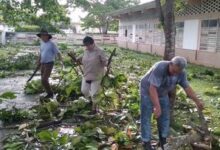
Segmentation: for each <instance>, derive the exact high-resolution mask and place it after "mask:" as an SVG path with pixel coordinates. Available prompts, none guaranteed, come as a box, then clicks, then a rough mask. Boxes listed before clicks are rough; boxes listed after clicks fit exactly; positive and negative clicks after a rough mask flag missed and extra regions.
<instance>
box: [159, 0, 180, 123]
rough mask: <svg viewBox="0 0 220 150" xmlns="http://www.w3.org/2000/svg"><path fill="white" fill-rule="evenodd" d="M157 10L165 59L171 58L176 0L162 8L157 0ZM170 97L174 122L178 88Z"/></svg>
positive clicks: (169, 0) (173, 43) (170, 1)
mask: <svg viewBox="0 0 220 150" xmlns="http://www.w3.org/2000/svg"><path fill="white" fill-rule="evenodd" d="M156 7H157V12H159V20H160V22H161V24H162V26H163V30H164V36H165V51H164V57H163V58H164V60H171V59H172V58H173V57H174V56H175V34H176V27H175V16H174V0H166V3H165V7H164V8H162V6H161V2H160V0H156ZM169 99H170V106H171V107H170V110H171V111H170V118H171V124H173V120H174V118H173V108H174V104H175V100H176V89H174V90H173V91H171V92H170V93H169Z"/></svg>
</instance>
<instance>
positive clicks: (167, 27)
mask: <svg viewBox="0 0 220 150" xmlns="http://www.w3.org/2000/svg"><path fill="white" fill-rule="evenodd" d="M165 8H166V9H165V19H164V34H165V51H164V60H171V59H172V58H173V57H174V56H175V33H176V28H175V17H174V0H166V4H165Z"/></svg>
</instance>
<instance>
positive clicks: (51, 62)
mask: <svg viewBox="0 0 220 150" xmlns="http://www.w3.org/2000/svg"><path fill="white" fill-rule="evenodd" d="M41 64H54V62H53V61H50V62H47V63H41Z"/></svg>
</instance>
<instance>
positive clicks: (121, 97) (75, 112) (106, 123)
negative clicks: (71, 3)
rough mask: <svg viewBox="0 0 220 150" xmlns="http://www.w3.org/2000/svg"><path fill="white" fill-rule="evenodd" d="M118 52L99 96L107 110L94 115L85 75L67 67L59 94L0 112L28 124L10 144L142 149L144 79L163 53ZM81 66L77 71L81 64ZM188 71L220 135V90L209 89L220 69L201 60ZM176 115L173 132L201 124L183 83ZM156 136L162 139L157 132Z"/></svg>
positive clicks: (34, 87)
mask: <svg viewBox="0 0 220 150" xmlns="http://www.w3.org/2000/svg"><path fill="white" fill-rule="evenodd" d="M68 51H69V49H67V50H65V51H64V60H65V64H67V67H71V60H70V59H68V57H67V56H66V52H68ZM105 51H106V53H107V55H108V56H109V54H110V53H111V51H112V47H109V46H105ZM76 53H77V55H79V54H80V53H82V50H81V49H79V50H77V51H76ZM116 53H117V55H116V56H115V57H114V58H113V62H112V65H111V67H112V69H111V72H110V74H109V76H108V78H106V79H105V80H104V83H103V87H104V88H103V89H102V91H100V94H99V95H98V96H97V100H98V104H99V108H100V109H101V110H102V113H100V114H97V115H91V114H90V110H91V103H90V101H89V100H88V99H86V98H84V97H82V94H81V91H80V86H81V77H80V76H78V75H77V74H76V72H75V71H74V70H73V69H70V68H67V69H65V70H63V71H61V72H59V73H60V80H61V81H60V83H59V86H56V85H55V86H53V89H54V91H55V92H56V95H57V96H56V98H55V99H49V100H48V101H47V102H43V103H42V104H41V105H38V106H35V107H34V108H32V109H31V110H29V111H25V112H23V111H21V110H16V109H13V110H12V111H9V110H1V111H0V119H1V120H3V121H4V122H6V123H10V122H16V121H19V122H20V123H22V124H21V125H20V128H19V129H20V130H18V134H16V135H13V136H10V137H8V138H6V140H5V141H4V146H5V149H10V147H16V146H15V145H19V146H18V147H22V148H23V147H26V148H27V149H35V148H36V147H38V148H40V149H75V150H84V149H98V148H99V149H111V147H118V148H119V149H138V148H139V146H140V144H141V142H140V130H139V129H140V126H139V125H140V124H139V118H140V109H139V106H140V97H139V87H138V86H139V80H140V78H141V76H142V75H143V74H144V73H146V71H147V70H148V69H149V68H150V67H151V66H152V64H153V63H155V62H156V61H158V60H160V58H159V57H156V56H152V55H147V54H140V53H136V52H133V51H128V50H125V49H117V52H116ZM75 69H76V70H77V67H76V66H75ZM207 70H209V71H207ZM187 71H188V74H189V75H188V76H189V78H190V79H191V84H192V86H193V88H195V89H196V91H197V92H198V93H199V94H200V95H201V96H202V98H204V100H205V104H206V109H205V111H204V114H205V116H206V118H207V120H208V121H209V126H210V128H211V129H212V132H213V134H214V135H216V136H218V135H219V128H218V126H219V125H218V122H219V121H220V118H219V117H217V116H219V111H218V108H219V107H220V101H219V97H220V94H219V93H218V92H216V93H214V94H210V93H209V94H207V91H208V90H209V91H212V92H213V91H218V90H219V85H218V83H219V82H218V81H219V78H218V74H219V73H220V71H219V70H218V69H211V68H208V69H207V68H205V67H200V66H195V65H189V67H188V69H187ZM211 72H213V73H214V74H213V73H211ZM201 79H203V80H202V81H201ZM201 87H203V88H201ZM39 89H42V87H41V85H40V81H32V82H30V83H28V84H27V86H26V88H25V91H26V92H27V93H29V94H34V93H38V92H40V91H38V90H39ZM27 112H28V113H27ZM16 115H18V116H16ZM174 116H175V124H174V126H173V127H172V130H171V131H172V135H181V134H185V132H186V130H185V129H184V127H183V125H190V123H191V122H193V123H195V124H198V123H199V122H198V121H199V120H198V114H197V112H196V109H195V105H194V104H193V103H192V102H191V100H189V99H188V98H187V97H186V95H185V94H184V92H183V90H182V89H181V88H178V89H177V101H176V105H175V113H174ZM23 124H25V126H24V125H23ZM21 126H22V128H21ZM153 126H154V129H156V121H155V120H153ZM42 128H43V129H42ZM62 130H67V131H66V132H63V131H62ZM70 131H71V132H70ZM24 133H26V134H24ZM153 134H154V135H155V134H157V132H156V130H153ZM154 138H155V139H157V136H154ZM216 145H218V143H216ZM216 145H215V146H216ZM216 147H217V148H216V149H218V148H219V147H218V146H216Z"/></svg>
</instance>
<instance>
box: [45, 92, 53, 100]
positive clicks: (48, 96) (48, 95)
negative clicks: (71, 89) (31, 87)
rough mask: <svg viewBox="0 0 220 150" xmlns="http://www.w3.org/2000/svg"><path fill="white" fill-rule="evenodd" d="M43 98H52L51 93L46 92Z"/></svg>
mask: <svg viewBox="0 0 220 150" xmlns="http://www.w3.org/2000/svg"><path fill="white" fill-rule="evenodd" d="M44 98H45V99H46V98H53V93H48V94H47V95H46V96H45V97H44Z"/></svg>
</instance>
